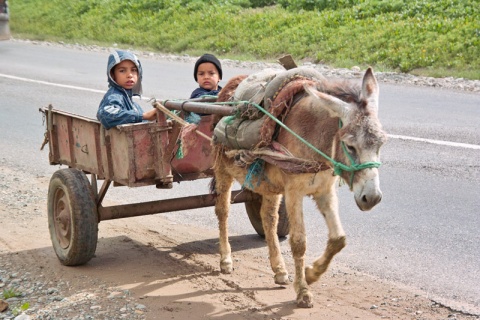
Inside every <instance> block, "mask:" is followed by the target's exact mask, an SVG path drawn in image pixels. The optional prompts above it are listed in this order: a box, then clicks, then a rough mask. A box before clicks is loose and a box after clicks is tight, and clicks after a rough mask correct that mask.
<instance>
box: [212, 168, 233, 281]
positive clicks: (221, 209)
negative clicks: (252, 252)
mask: <svg viewBox="0 0 480 320" xmlns="http://www.w3.org/2000/svg"><path fill="white" fill-rule="evenodd" d="M215 179H216V183H215V192H216V195H217V198H216V202H215V214H216V215H217V218H218V227H219V232H220V234H219V247H220V270H221V272H222V273H232V271H233V263H232V249H231V247H230V243H229V241H228V213H229V211H230V198H231V189H232V184H233V178H232V177H231V176H230V175H228V174H222V173H221V172H216V174H215Z"/></svg>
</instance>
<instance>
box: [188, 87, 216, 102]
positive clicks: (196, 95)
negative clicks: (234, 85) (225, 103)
mask: <svg viewBox="0 0 480 320" xmlns="http://www.w3.org/2000/svg"><path fill="white" fill-rule="evenodd" d="M220 90H222V87H220V86H218V89H217V90H207V89H203V88H197V89H195V90H193V92H192V94H191V95H190V99H193V98H200V97H201V96H218V93H219V92H220Z"/></svg>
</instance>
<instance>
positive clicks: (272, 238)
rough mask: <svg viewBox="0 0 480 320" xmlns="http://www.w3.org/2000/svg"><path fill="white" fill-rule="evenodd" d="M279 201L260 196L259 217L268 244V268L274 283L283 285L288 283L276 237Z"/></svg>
mask: <svg viewBox="0 0 480 320" xmlns="http://www.w3.org/2000/svg"><path fill="white" fill-rule="evenodd" d="M280 201H281V196H280V195H271V196H266V195H264V196H262V206H261V209H260V215H261V216H262V224H263V231H264V232H265V240H266V241H267V244H268V254H269V256H270V266H271V267H272V270H273V272H274V273H275V278H274V279H275V283H276V284H280V285H284V284H288V283H289V279H288V272H287V269H286V267H285V261H284V260H283V256H282V252H281V250H280V243H279V241H278V236H277V226H278V208H279V206H280Z"/></svg>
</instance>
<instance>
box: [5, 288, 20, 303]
mask: <svg viewBox="0 0 480 320" xmlns="http://www.w3.org/2000/svg"><path fill="white" fill-rule="evenodd" d="M21 296H22V294H21V293H20V292H18V291H16V290H15V289H3V292H2V297H3V299H5V300H7V299H10V298H16V297H21Z"/></svg>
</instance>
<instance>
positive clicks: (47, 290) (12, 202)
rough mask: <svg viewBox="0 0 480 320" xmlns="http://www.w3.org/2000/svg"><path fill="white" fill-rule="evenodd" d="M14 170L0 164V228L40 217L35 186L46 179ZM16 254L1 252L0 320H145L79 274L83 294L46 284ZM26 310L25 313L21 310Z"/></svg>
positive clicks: (124, 294)
mask: <svg viewBox="0 0 480 320" xmlns="http://www.w3.org/2000/svg"><path fill="white" fill-rule="evenodd" d="M12 166H13V168H12ZM14 166H15V165H14V164H11V163H9V162H8V161H7V160H6V159H5V158H1V159H0V223H3V222H6V220H7V219H8V221H12V220H15V221H16V223H17V225H18V226H19V227H22V226H24V225H26V224H27V225H28V222H27V221H28V220H31V219H34V218H38V217H40V216H42V215H44V214H45V213H44V211H43V210H45V209H44V208H45V190H44V189H42V188H41V187H40V185H39V183H42V182H43V183H45V182H46V181H48V179H46V178H45V177H40V176H37V177H35V176H32V175H31V174H30V173H28V171H27V170H22V169H21V168H16V167H14ZM27 185H28V186H29V188H22V187H21V186H27ZM0 230H2V229H0ZM19 236H21V235H20V234H19ZM32 236H33V233H32ZM0 240H1V239H0ZM0 243H2V242H0ZM21 254H22V253H21V252H18V253H17V252H9V251H8V250H6V249H4V248H3V247H2V246H0V320H33V319H38V320H87V319H103V320H119V319H128V320H144V319H146V313H147V308H146V307H145V305H143V304H141V303H140V302H139V301H138V299H134V298H133V297H132V296H131V295H130V291H129V290H123V289H119V288H117V287H114V286H109V285H106V284H105V283H103V282H101V281H100V280H98V279H96V278H89V277H88V276H86V275H82V274H79V275H78V279H77V282H79V283H82V284H83V285H82V287H84V288H86V289H80V290H78V285H75V288H76V289H75V291H72V289H71V287H72V286H71V284H70V283H69V282H68V281H62V280H61V279H58V280H56V279H49V278H48V276H46V275H45V274H43V273H42V272H41V270H42V269H40V268H38V266H33V265H31V264H29V262H28V260H26V259H24V258H22V257H21ZM32 270H35V271H32ZM92 288H94V289H92ZM5 295H7V296H5ZM17 295H18V296H17ZM9 296H14V297H9ZM5 303H7V304H8V308H6V309H5V307H6V305H5ZM25 304H28V307H27V308H26V309H27V310H26V311H24V310H22V308H21V307H22V306H23V305H25ZM2 306H3V307H2ZM4 309H5V310H4Z"/></svg>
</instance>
